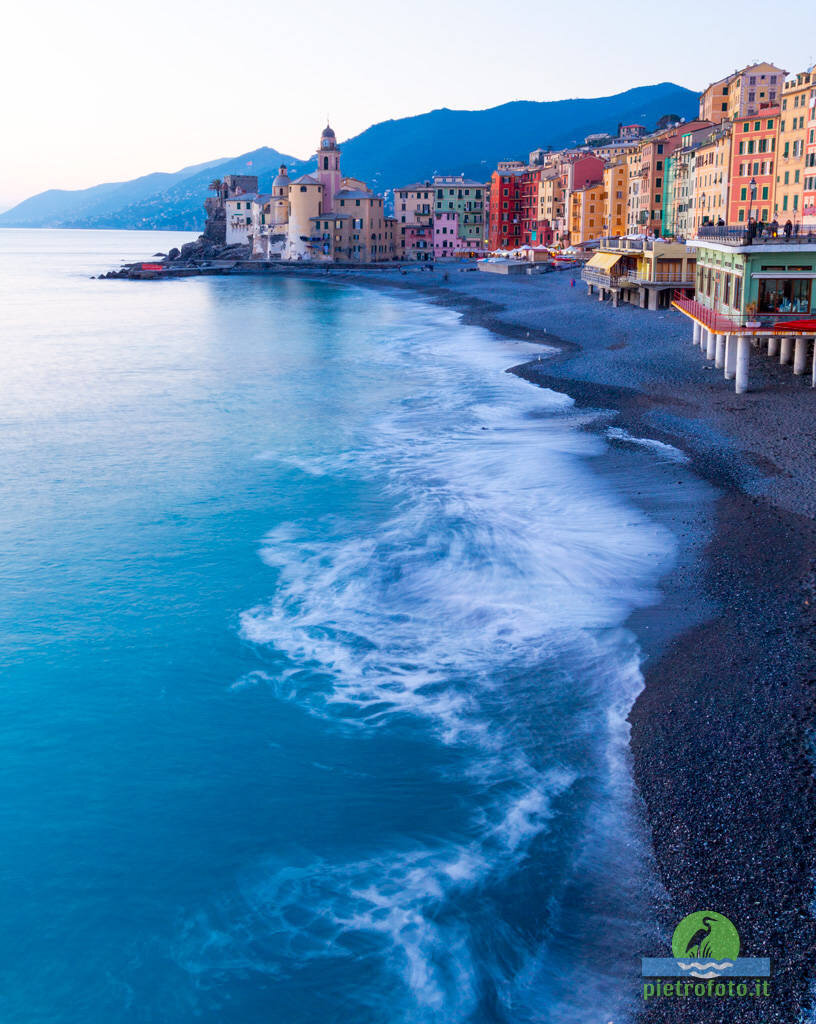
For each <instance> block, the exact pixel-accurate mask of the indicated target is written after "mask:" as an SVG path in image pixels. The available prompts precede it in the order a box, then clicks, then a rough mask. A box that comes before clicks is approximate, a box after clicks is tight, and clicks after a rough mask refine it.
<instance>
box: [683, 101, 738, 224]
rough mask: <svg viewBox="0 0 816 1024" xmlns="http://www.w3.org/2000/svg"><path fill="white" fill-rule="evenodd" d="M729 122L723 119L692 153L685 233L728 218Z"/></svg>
mask: <svg viewBox="0 0 816 1024" xmlns="http://www.w3.org/2000/svg"><path fill="white" fill-rule="evenodd" d="M732 128H733V126H732V124H731V122H730V121H723V122H722V124H720V125H718V126H717V127H716V128H715V129H714V130H713V131H712V132H711V133H710V135H709V136H708V137H707V138H706V139H704V140H703V141H702V142H701V143H700V144H699V146H698V147H697V150H696V152H695V155H694V167H693V186H692V191H693V194H692V204H691V212H692V216H691V217H690V218H689V222H688V224H687V230H686V233H687V234H688V235H691V234H693V233H696V231H697V229H698V228H699V227H700V226H701V225H703V224H717V223H718V221H720V220H723V221H724V222H726V223H727V221H728V183H729V180H730V177H731V132H732Z"/></svg>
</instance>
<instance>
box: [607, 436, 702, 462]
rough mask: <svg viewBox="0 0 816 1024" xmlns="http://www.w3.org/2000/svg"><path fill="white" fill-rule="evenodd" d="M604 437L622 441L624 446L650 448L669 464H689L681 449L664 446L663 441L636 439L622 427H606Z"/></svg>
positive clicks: (649, 438) (644, 438) (668, 445)
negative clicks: (631, 445)
mask: <svg viewBox="0 0 816 1024" xmlns="http://www.w3.org/2000/svg"><path fill="white" fill-rule="evenodd" d="M606 436H607V437H609V438H611V439H612V440H613V441H622V442H624V443H626V444H634V445H638V446H640V447H641V448H650V449H651V450H652V451H654V452H655V453H656V454H658V455H661V456H663V458H665V459H668V460H669V461H670V462H682V463H687V462H689V457H688V455H687V454H686V453H685V452H684V451H681V449H679V448H675V446H674V445H672V444H666V442H665V441H658V440H657V439H656V438H653V437H636V436H635V435H634V434H630V433H629V431H628V430H624V429H623V427H607V429H606Z"/></svg>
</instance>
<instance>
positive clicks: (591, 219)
mask: <svg viewBox="0 0 816 1024" xmlns="http://www.w3.org/2000/svg"><path fill="white" fill-rule="evenodd" d="M604 221H605V192H604V185H603V182H602V181H600V182H595V183H594V184H592V185H582V186H581V187H580V188H574V189H571V190H570V192H569V193H568V196H567V230H568V231H569V242H570V245H580V244H581V243H582V242H586V241H589V240H590V239H594V238H600V237H601V235H603V233H604Z"/></svg>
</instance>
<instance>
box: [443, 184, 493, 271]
mask: <svg viewBox="0 0 816 1024" xmlns="http://www.w3.org/2000/svg"><path fill="white" fill-rule="evenodd" d="M433 183H434V188H435V189H436V198H435V202H434V213H435V214H437V215H439V214H442V213H455V214H456V219H457V234H458V236H459V238H460V239H462V242H463V244H464V245H465V247H466V248H468V249H470V250H473V251H474V252H475V251H477V250H480V249H484V247H485V244H486V238H487V226H486V224H485V217H484V208H485V194H486V191H487V188H488V186H486V185H484V184H483V183H482V182H479V181H470V180H469V179H467V178H465V176H464V175H462V174H448V175H442V174H438V175H435V176H434V179H433Z"/></svg>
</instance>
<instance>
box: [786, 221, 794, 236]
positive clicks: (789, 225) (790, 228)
mask: <svg viewBox="0 0 816 1024" xmlns="http://www.w3.org/2000/svg"><path fill="white" fill-rule="evenodd" d="M792 231H793V224H792V223H791V222H790V221H789V220H786V221H785V238H790V236H791V232H792Z"/></svg>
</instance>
